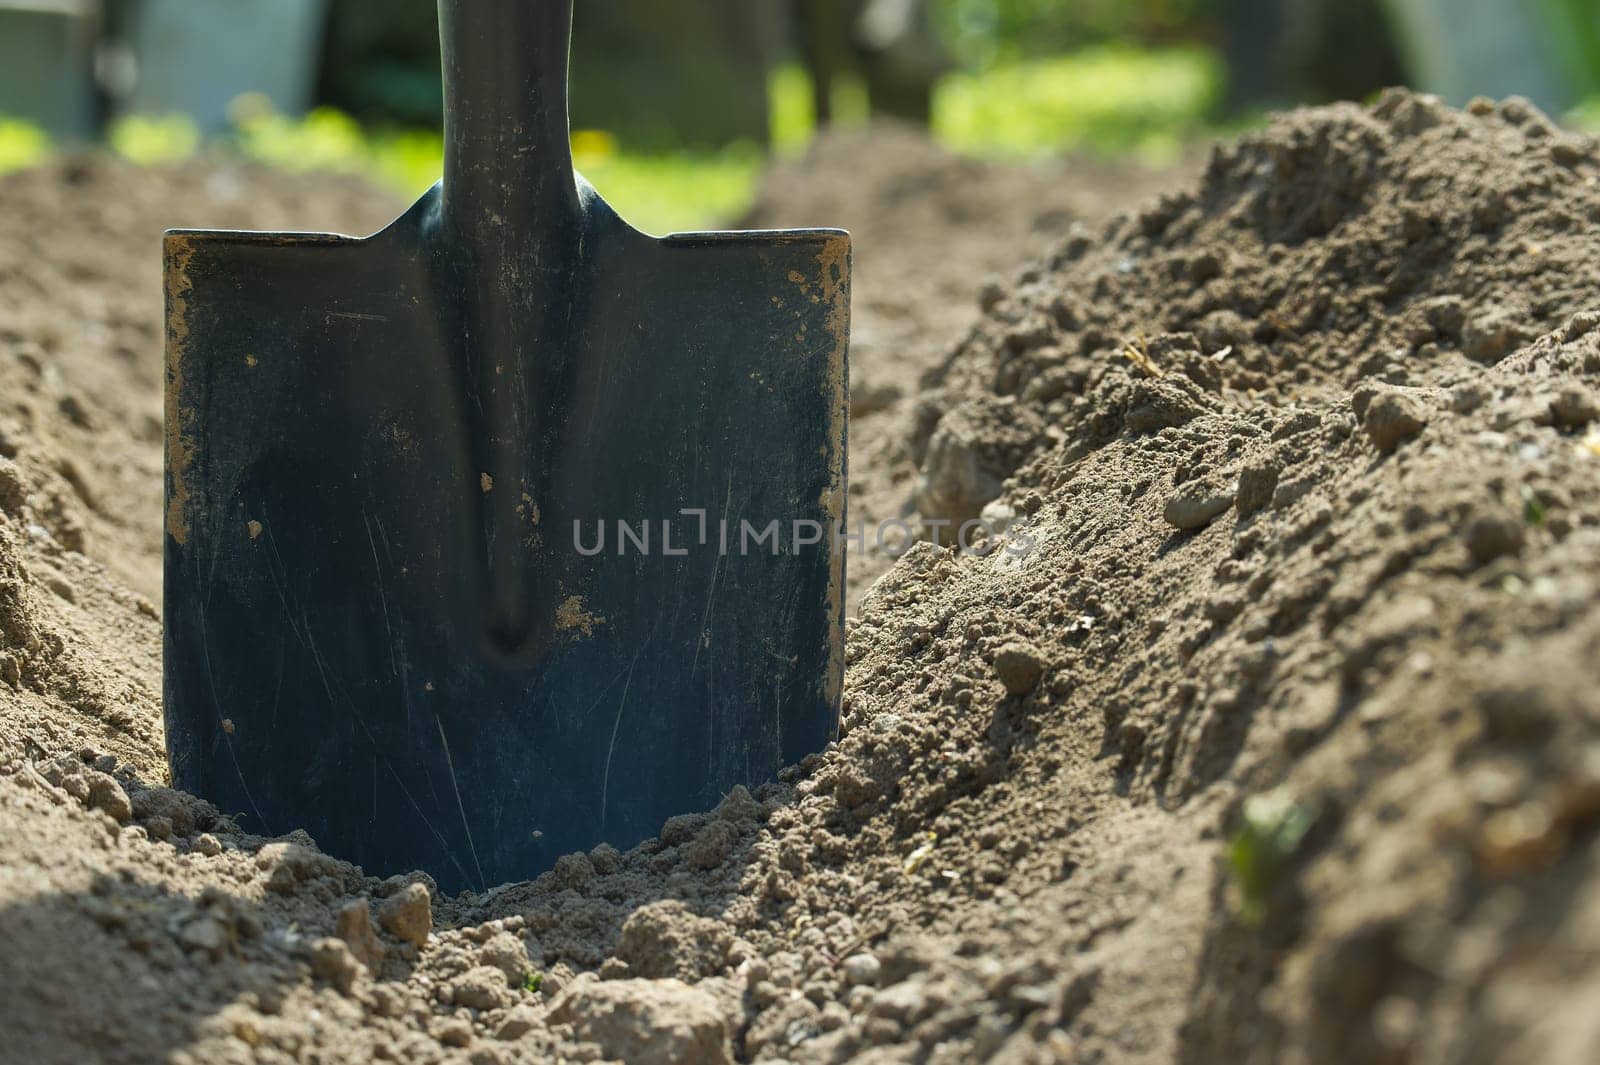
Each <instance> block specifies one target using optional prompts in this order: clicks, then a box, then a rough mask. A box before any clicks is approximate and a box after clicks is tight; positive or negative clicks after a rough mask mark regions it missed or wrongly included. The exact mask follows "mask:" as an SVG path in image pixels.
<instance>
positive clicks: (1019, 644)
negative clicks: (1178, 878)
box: [994, 640, 1044, 695]
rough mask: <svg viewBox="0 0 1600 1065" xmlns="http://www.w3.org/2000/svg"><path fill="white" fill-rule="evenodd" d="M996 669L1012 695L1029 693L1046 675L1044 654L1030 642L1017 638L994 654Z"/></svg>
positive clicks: (1001, 681) (1002, 682)
mask: <svg viewBox="0 0 1600 1065" xmlns="http://www.w3.org/2000/svg"><path fill="white" fill-rule="evenodd" d="M994 671H995V674H996V675H997V676H998V677H999V678H1000V683H1001V684H1004V685H1005V686H1006V692H1007V693H1008V694H1010V695H1027V694H1028V693H1029V692H1031V691H1033V689H1034V688H1036V687H1037V686H1038V684H1039V678H1040V677H1042V676H1043V675H1044V656H1043V655H1042V654H1040V653H1039V649H1038V648H1037V647H1035V646H1033V645H1032V644H1030V643H1026V642H1024V641H1021V640H1015V641H1013V642H1011V643H1008V644H1006V645H1005V646H1004V647H1002V648H1000V650H999V651H998V652H996V654H995V656H994Z"/></svg>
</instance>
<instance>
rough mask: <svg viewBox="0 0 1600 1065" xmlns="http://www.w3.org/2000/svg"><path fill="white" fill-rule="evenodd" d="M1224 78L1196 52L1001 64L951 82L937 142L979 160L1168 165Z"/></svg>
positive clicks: (940, 106)
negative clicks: (1090, 157) (1108, 159)
mask: <svg viewBox="0 0 1600 1065" xmlns="http://www.w3.org/2000/svg"><path fill="white" fill-rule="evenodd" d="M1223 77H1224V72H1223V67H1222V64H1221V63H1220V61H1219V60H1218V59H1217V57H1216V55H1215V54H1214V53H1212V52H1209V51H1206V50H1204V49H1198V48H1169V49H1159V50H1141V49H1135V48H1130V47H1127V46H1123V45H1105V46H1099V47H1095V48H1090V49H1085V50H1083V51H1080V52H1077V53H1074V54H1072V55H1066V56H1059V57H1056V58H1051V59H1039V60H1025V61H1015V62H1002V63H1000V64H998V65H996V66H995V67H993V68H991V69H989V70H987V71H985V72H983V73H980V74H957V75H953V76H951V77H949V78H947V79H945V81H944V83H943V84H941V85H940V87H939V90H938V93H937V95H936V96H935V100H934V116H933V126H934V133H935V135H936V136H937V137H938V138H939V140H941V141H942V142H943V143H945V144H946V145H948V146H950V147H952V148H955V149H957V150H959V151H964V152H970V153H973V154H976V155H987V156H994V155H998V156H1018V155H1021V156H1027V155H1039V154H1044V153H1054V152H1061V151H1073V150H1075V151H1087V152H1090V153H1093V154H1097V155H1123V154H1128V153H1133V154H1136V155H1139V156H1141V157H1143V158H1145V159H1147V160H1149V161H1152V162H1162V161H1165V160H1169V159H1171V158H1172V157H1174V156H1175V155H1176V154H1177V153H1178V151H1179V149H1181V147H1182V145H1183V143H1184V141H1186V140H1189V139H1192V138H1194V137H1196V136H1199V135H1200V134H1202V133H1203V132H1204V131H1205V127H1206V120H1207V116H1208V115H1209V114H1210V113H1211V112H1212V110H1213V109H1214V107H1215V105H1216V103H1217V101H1218V100H1219V99H1220V97H1221V94H1222V90H1223Z"/></svg>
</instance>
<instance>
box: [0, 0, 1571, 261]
mask: <svg viewBox="0 0 1600 1065" xmlns="http://www.w3.org/2000/svg"><path fill="white" fill-rule="evenodd" d="M435 23H436V9H435V4H434V0H385V2H384V3H374V2H372V0H0V171H5V170H9V169H16V168H19V167H24V166H28V165H32V164H34V163H37V162H39V161H41V160H43V159H46V158H48V157H49V156H50V155H51V154H52V153H53V152H58V151H61V150H66V149H76V148H77V147H79V146H81V145H83V144H85V143H94V142H98V143H103V144H104V145H106V146H108V147H109V149H110V150H112V151H115V152H117V153H119V154H121V155H123V156H125V157H127V158H128V159H130V160H132V161H134V162H136V163H139V164H142V165H152V166H154V165H168V164H178V163H182V162H183V161H185V160H187V159H189V158H191V157H193V156H195V155H197V154H200V153H224V154H232V155H235V156H242V157H244V158H248V159H252V160H257V161H260V162H262V163H265V164H268V165H271V166H276V167H282V168H285V169H295V170H307V169H319V170H336V171H347V172H354V173H360V174H364V175H366V176H369V177H370V178H372V179H374V180H376V181H378V182H380V183H382V184H384V185H386V186H388V187H390V188H393V189H394V190H396V191H397V192H399V193H402V194H404V195H406V196H415V195H417V194H419V193H420V192H421V191H422V190H423V189H425V188H426V187H427V186H428V185H429V184H431V183H432V182H433V181H434V180H435V179H436V178H437V176H438V174H439V171H440V157H441V147H440V135H439V130H438V115H439V107H440V86H439V65H438V58H437V38H436V29H435ZM1392 84H1410V85H1412V86H1414V87H1418V88H1422V89H1425V90H1428V91H1434V92H1438V93H1440V94H1441V95H1443V96H1445V97H1446V98H1447V99H1449V100H1450V101H1451V102H1452V103H1456V104H1461V103H1465V102H1466V100H1467V99H1468V98H1469V97H1471V96H1473V95H1488V96H1492V97H1503V96H1506V95H1511V94H1519V95H1524V96H1528V97H1529V98H1531V99H1532V100H1533V101H1534V102H1535V103H1537V104H1539V105H1540V106H1541V107H1543V108H1545V110H1547V111H1548V112H1550V113H1552V114H1553V115H1556V116H1558V117H1562V118H1565V119H1566V120H1567V121H1569V122H1571V123H1573V124H1576V125H1580V126H1582V125H1590V126H1592V125H1596V124H1600V3H1597V2H1596V0H1519V2H1516V3H1512V2H1509V0H692V2H688V0H686V2H673V3H664V2H662V0H581V2H580V3H579V4H578V11H577V25H576V29H575V39H574V51H573V122H574V130H575V132H574V148H575V153H576V156H577V160H578V165H579V168H580V169H581V170H583V172H584V173H585V175H586V176H587V177H588V178H589V179H590V180H591V181H593V182H594V183H595V184H596V185H597V186H598V187H599V188H600V189H601V190H602V192H604V193H605V194H606V196H607V198H608V199H610V200H611V201H612V202H613V203H614V204H616V205H617V206H618V207H619V209H620V210H621V211H622V212H623V213H624V214H625V215H626V216H627V217H629V218H630V219H631V220H632V221H634V222H635V223H636V224H638V225H640V226H641V227H643V228H646V229H649V230H652V231H657V232H660V231H666V230H673V229H686V228H695V227H704V226H709V225H714V224H718V223H721V222H725V221H727V220H728V219H731V218H735V217H737V216H738V215H739V213H740V212H741V211H742V210H743V209H744V207H745V206H746V205H747V204H748V203H749V202H750V200H751V197H752V196H753V191H754V188H755V184H756V181H757V180H758V177H759V174H760V171H761V169H762V167H763V166H764V165H765V164H766V162H767V161H768V160H769V159H770V158H771V157H772V155H773V154H774V153H776V154H779V155H789V154H794V153H798V152H801V151H803V150H804V148H805V146H806V145H807V144H808V143H809V141H810V140H811V138H812V137H813V136H815V135H816V132H817V130H818V128H819V127H820V126H823V125H834V126H863V125H866V124H867V123H869V122H870V121H872V120H874V119H886V120H895V121H901V122H912V123H917V124H920V125H923V126H925V127H926V128H927V130H928V133H929V135H930V136H931V137H933V138H935V139H936V140H938V141H939V142H941V143H942V144H944V145H946V146H947V147H949V148H950V149H952V150H955V151H960V152H966V153H972V154H977V155H983V156H1003V157H1022V158H1026V157H1032V156H1060V155H1063V154H1067V153H1090V154H1094V155H1098V156H1133V157H1136V158H1137V159H1139V160H1141V161H1144V162H1147V163H1149V164H1150V165H1153V166H1159V165H1162V164H1163V163H1165V162H1167V161H1170V160H1172V159H1174V158H1176V157H1177V156H1178V155H1179V154H1181V153H1182V152H1183V151H1184V149H1185V146H1186V145H1190V144H1193V143H1195V142H1197V141H1199V140H1202V139H1204V138H1205V137H1207V136H1211V135H1214V134H1215V133H1217V132H1219V131H1223V130H1229V129H1234V128H1238V127H1240V126H1242V125H1246V124H1248V123H1250V122H1252V121H1257V120H1259V118H1260V116H1261V115H1262V114H1263V113H1264V112H1265V111H1266V110H1267V109H1268V108H1272V107H1280V106H1287V105H1292V104H1296V103H1305V102H1323V101H1327V100H1334V99H1364V98H1367V97H1369V96H1371V95H1372V94H1373V93H1375V92H1376V91H1378V90H1379V89H1381V88H1382V87H1384V86H1387V85H1392Z"/></svg>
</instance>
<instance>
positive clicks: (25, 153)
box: [0, 115, 50, 174]
mask: <svg viewBox="0 0 1600 1065" xmlns="http://www.w3.org/2000/svg"><path fill="white" fill-rule="evenodd" d="M49 157H50V138H49V137H46V136H45V135H44V133H43V131H41V130H38V129H35V128H34V127H33V126H30V125H28V124H27V123H26V122H17V121H15V120H13V119H8V118H6V117H5V116H4V115H0V174H4V173H6V172H7V171H11V170H21V169H22V168H23V167H27V166H35V165H37V164H39V163H42V162H44V161H45V160H46V159H48V158H49Z"/></svg>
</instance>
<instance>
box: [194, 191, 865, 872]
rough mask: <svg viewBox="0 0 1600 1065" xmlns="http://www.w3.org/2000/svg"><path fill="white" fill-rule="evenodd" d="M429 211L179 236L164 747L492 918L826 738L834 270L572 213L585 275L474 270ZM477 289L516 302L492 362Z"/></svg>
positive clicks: (837, 324) (832, 578) (801, 238)
mask: <svg viewBox="0 0 1600 1065" xmlns="http://www.w3.org/2000/svg"><path fill="white" fill-rule="evenodd" d="M438 195H439V194H438V190H437V189H436V190H435V191H434V192H433V193H430V194H429V196H428V197H425V198H424V199H423V201H422V202H421V203H419V204H418V206H417V207H416V208H414V209H413V210H412V211H411V212H409V213H408V214H407V215H406V216H404V217H403V218H401V219H400V220H399V221H397V222H396V223H395V224H394V225H393V226H391V227H390V228H389V229H387V230H385V231H384V232H382V233H380V234H378V235H376V236H373V237H370V238H366V239H360V240H356V239H349V238H340V237H329V236H293V235H282V234H278V235H271V234H234V233H184V232H175V233H172V234H169V236H168V238H167V296H168V326H169V330H168V331H169V336H168V367H167V377H168V380H167V401H168V409H167V418H168V440H167V447H168V463H167V465H168V477H167V499H168V506H167V538H166V608H165V610H166V690H165V699H166V713H167V720H168V729H167V735H168V746H169V755H170V758H171V764H172V770H173V776H174V779H175V782H176V784H177V785H178V786H181V787H183V788H185V789H188V790H191V791H193V792H195V793H197V794H199V795H202V796H204V797H206V798H208V799H210V800H212V801H213V802H215V803H217V804H218V805H219V806H220V807H221V808H222V809H224V810H225V811H228V812H231V813H236V814H240V815H242V823H243V825H244V827H246V828H248V829H249V830H251V831H254V832H258V833H261V834H264V835H273V834H280V833H283V832H286V831H288V830H290V829H291V828H304V829H306V830H308V831H309V832H310V833H311V834H312V835H313V836H314V837H315V838H316V839H317V840H318V841H319V843H320V844H321V845H322V846H323V847H324V848H325V849H327V850H328V851H330V852H331V853H334V854H336V855H339V856H340V857H343V858H347V859H349V860H351V861H354V862H356V863H358V864H360V865H362V866H363V867H365V868H366V869H367V870H368V871H369V872H373V873H377V874H382V875H387V874H392V873H396V872H404V871H408V870H411V869H419V868H420V869H425V870H427V871H428V872H430V873H431V874H432V875H433V876H434V877H435V878H436V879H437V881H438V882H439V883H440V884H441V886H443V887H445V888H446V889H461V888H474V889H480V890H481V889H483V888H485V887H487V886H489V885H492V884H495V883H499V882H502V881H505V880H509V879H520V878H526V877H529V876H532V875H535V874H537V873H538V872H540V871H541V870H543V869H545V868H548V867H549V866H550V865H551V864H552V863H553V861H554V859H555V858H556V857H558V856H560V855H562V854H565V853H569V852H571V851H575V850H584V849H588V848H591V847H593V846H595V845H597V844H599V843H602V842H608V843H611V844H614V845H616V846H619V847H627V846H630V845H632V844H635V843H637V842H639V841H641V840H643V839H645V838H647V837H649V836H650V835H653V834H654V833H655V832H656V831H657V830H658V829H659V827H660V825H661V823H662V821H663V820H665V819H666V818H667V817H670V816H672V815H674V814H677V813H684V812H693V811H698V810H702V809H706V808H709V807H710V806H712V805H714V804H715V803H716V802H717V801H718V800H719V798H720V797H721V796H722V795H724V794H725V793H726V792H727V791H728V790H730V789H731V788H733V787H734V786H735V785H739V784H745V785H749V786H752V787H753V786H755V785H759V784H760V783H762V782H763V781H766V780H768V779H770V778H772V777H773V776H774V775H775V774H776V772H777V771H778V770H779V769H780V768H781V767H782V766H784V765H786V764H790V763H792V762H795V761H798V760H799V759H801V758H803V757H804V756H805V755H807V754H810V753H812V752H815V751H818V750H820V749H821V748H822V747H824V746H825V745H826V744H827V743H828V742H829V740H830V739H831V738H832V737H833V735H834V734H835V731H836V726H837V720H838V704H839V696H840V686H841V681H842V674H843V608H844V593H843V583H844V554H843V543H842V540H841V533H842V531H843V528H844V519H845V514H844V499H845V491H844V489H845V481H844V472H845V471H844V458H845V418H846V413H845V412H846V410H847V404H846V397H845V389H846V381H847V373H846V368H845V360H846V348H847V340H846V338H847V335H848V316H849V241H848V237H847V236H845V235H844V234H842V233H838V232H834V231H807V232H797V233H786V234H721V235H716V234H710V235H701V236H680V237H672V238H667V239H662V240H658V239H655V238H649V237H645V236H643V235H641V234H639V233H637V232H635V231H634V230H632V229H630V228H629V227H627V226H626V225H625V224H623V223H622V222H621V221H620V220H618V219H617V218H616V217H615V215H613V214H612V213H611V212H610V211H609V210H608V209H606V208H605V206H604V204H603V203H601V202H600V201H599V200H598V199H597V198H595V197H593V196H592V193H586V195H587V196H588V199H587V201H586V202H587V204H588V207H587V209H586V211H585V213H584V218H583V223H582V225H583V231H582V240H581V241H580V242H578V243H579V244H580V245H581V247H582V254H581V256H580V257H579V258H576V259H574V260H573V261H570V262H559V263H551V264H550V265H549V270H548V275H547V276H516V277H508V276H493V277H489V278H485V277H483V276H480V274H481V271H478V270H477V269H476V268H475V266H474V264H473V263H472V262H471V261H468V260H463V259H462V258H461V257H460V256H459V255H454V254H452V253H450V252H449V251H448V241H447V240H445V239H443V237H442V236H441V234H440V232H439V224H440V223H439V212H438V210H437V204H438ZM484 286H491V287H494V288H495V289H496V291H497V292H499V293H500V295H501V296H502V297H503V299H501V300H500V301H499V302H498V303H497V302H494V301H489V302H488V303H487V304H485V301H483V300H479V301H477V303H476V304H475V305H477V306H483V305H490V306H509V307H512V308H514V309H515V308H521V310H520V311H517V312H516V313H518V314H523V313H524V312H528V309H529V308H533V311H532V312H529V314H531V318H530V320H537V322H538V323H539V325H538V327H537V328H536V329H533V330H532V333H533V334H534V335H533V338H532V339H531V340H530V341H529V342H528V344H527V345H525V346H524V347H523V348H520V349H518V350H517V351H516V352H514V353H512V355H514V357H508V356H507V353H505V352H494V353H491V354H484V353H483V352H482V351H480V350H479V349H478V347H477V346H476V344H475V339H476V338H477V337H478V336H480V335H482V334H483V333H484V332H485V330H488V329H492V328H493V323H487V324H486V323H484V322H481V321H476V320H473V319H472V317H471V314H470V310H463V307H469V306H470V305H474V304H469V303H464V302H463V301H462V300H460V299H458V294H459V293H462V292H471V291H477V292H479V293H480V294H481V293H482V292H483V291H484ZM541 308H542V309H541ZM519 320H520V319H519ZM485 360H490V361H491V362H492V364H491V362H486V361H485ZM493 360H501V361H493ZM502 381H504V382H507V383H506V384H505V385H504V392H505V394H506V395H510V396H512V397H514V398H513V399H512V400H511V401H509V402H508V404H507V405H503V406H502V407H501V408H500V409H501V410H502V412H505V413H503V416H498V417H496V418H490V417H488V416H487V415H485V413H484V411H485V408H486V403H487V402H488V400H487V398H486V397H487V396H488V394H489V393H490V392H493V391H494V390H495V389H497V388H500V387H501V386H500V384H498V382H502ZM507 471H514V473H508V472H507ZM497 474H498V476H497Z"/></svg>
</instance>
